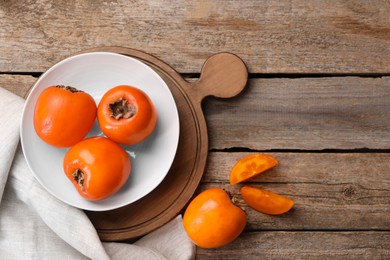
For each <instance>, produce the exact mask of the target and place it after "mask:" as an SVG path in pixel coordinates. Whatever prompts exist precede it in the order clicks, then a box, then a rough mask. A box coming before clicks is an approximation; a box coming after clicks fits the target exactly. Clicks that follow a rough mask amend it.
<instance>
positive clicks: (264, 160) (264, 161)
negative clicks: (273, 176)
mask: <svg viewBox="0 0 390 260" xmlns="http://www.w3.org/2000/svg"><path fill="white" fill-rule="evenodd" d="M277 164H278V160H277V159H276V158H274V157H272V156H269V155H266V154H251V155H248V156H245V157H243V158H241V159H240V160H239V161H238V162H237V163H236V164H235V165H234V166H233V168H232V170H231V172H230V184H231V185H234V184H237V183H240V182H243V181H246V180H248V179H250V178H252V177H254V176H256V175H259V174H261V173H263V172H264V171H266V170H269V169H271V168H273V167H275V166H276V165H277Z"/></svg>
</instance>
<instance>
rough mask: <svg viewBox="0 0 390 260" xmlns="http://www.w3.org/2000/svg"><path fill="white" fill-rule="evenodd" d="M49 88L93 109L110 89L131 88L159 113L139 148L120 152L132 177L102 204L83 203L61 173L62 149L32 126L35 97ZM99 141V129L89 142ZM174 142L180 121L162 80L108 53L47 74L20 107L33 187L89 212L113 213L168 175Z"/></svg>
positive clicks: (128, 59)
mask: <svg viewBox="0 0 390 260" xmlns="http://www.w3.org/2000/svg"><path fill="white" fill-rule="evenodd" d="M51 85H70V86H73V87H76V88H78V89H80V90H83V91H85V92H87V93H89V94H90V95H91V96H92V97H93V98H94V99H95V102H96V104H98V103H99V101H100V99H101V97H102V96H103V95H104V93H105V92H106V91H108V90H109V89H110V88H112V87H114V86H117V85H132V86H135V87H137V88H140V89H142V90H143V91H145V93H146V94H147V95H148V96H149V97H150V98H151V99H152V101H153V103H154V104H155V106H156V109H157V113H158V121H157V126H156V129H155V130H154V132H153V133H152V134H151V135H150V136H149V137H148V138H147V139H146V140H145V141H143V142H142V143H140V144H137V145H134V146H124V148H125V149H126V151H127V152H128V154H129V156H130V157H131V163H132V171H131V174H130V177H129V179H128V181H127V182H126V184H125V185H124V187H123V188H122V189H121V190H120V191H119V192H118V193H116V194H115V195H113V196H111V197H110V198H108V199H105V200H101V201H88V200H85V199H84V198H82V197H81V196H80V195H79V194H78V192H77V191H76V189H75V188H74V186H73V184H72V183H71V182H70V181H69V180H68V179H67V177H66V176H65V174H64V172H63V167H62V162H63V158H64V155H65V153H66V151H67V149H59V148H55V147H53V146H50V145H48V144H46V143H45V142H43V141H42V140H41V139H40V138H39V137H38V135H37V134H36V132H35V130H34V126H33V115H34V107H35V103H36V100H37V98H38V96H39V94H40V93H41V92H42V90H43V89H45V88H46V87H48V86H51ZM97 135H103V134H102V132H101V130H100V129H99V126H98V124H97V123H96V122H95V125H94V127H93V129H92V130H91V132H90V133H89V134H88V136H97ZM178 141H179V116H178V110H177V107H176V104H175V100H174V98H173V96H172V94H171V92H170V90H169V88H168V86H167V85H166V83H165V82H164V80H162V79H161V77H160V76H159V75H158V74H157V73H156V72H155V71H154V70H152V69H151V68H150V67H149V66H147V65H146V64H144V63H142V62H141V61H139V60H137V59H134V58H131V57H128V56H124V55H120V54H116V53H111V52H90V53H85V54H80V55H76V56H72V57H70V58H67V59H65V60H63V61H61V62H59V63H57V64H56V65H54V66H53V67H51V68H50V69H49V70H47V71H46V72H45V73H44V74H42V76H41V77H40V78H39V79H38V80H37V82H36V83H35V84H34V86H33V88H32V90H31V92H30V94H29V96H28V98H27V101H26V104H25V107H24V111H23V116H22V124H21V144H22V148H23V152H24V155H25V157H26V160H27V164H28V165H29V167H30V168H31V170H32V172H33V174H34V175H35V177H36V178H37V179H38V181H39V182H40V183H41V184H42V185H43V186H44V187H45V188H46V189H47V190H48V191H49V192H50V193H52V194H53V195H54V196H56V197H57V198H58V199H60V200H62V201H64V202H65V203H67V204H69V205H72V206H75V207H78V208H81V209H85V210H90V211H105V210H112V209H116V208H119V207H122V206H125V205H128V204H130V203H132V202H135V201H137V200H139V199H140V198H142V197H144V196H145V195H147V194H148V193H150V192H151V191H152V190H153V189H155V188H156V187H157V186H158V185H159V184H160V183H161V181H162V180H163V179H164V177H165V176H166V174H167V173H168V171H169V169H170V167H171V164H172V162H173V159H174V157H175V154H176V149H177V146H178Z"/></svg>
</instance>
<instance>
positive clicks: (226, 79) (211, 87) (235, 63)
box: [189, 52, 248, 103]
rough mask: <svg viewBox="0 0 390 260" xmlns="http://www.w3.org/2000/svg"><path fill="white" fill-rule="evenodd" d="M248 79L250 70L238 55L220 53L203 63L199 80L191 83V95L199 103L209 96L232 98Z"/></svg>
mask: <svg viewBox="0 0 390 260" xmlns="http://www.w3.org/2000/svg"><path fill="white" fill-rule="evenodd" d="M247 80H248V70H247V68H246V66H245V63H244V62H243V61H242V60H241V59H240V58H239V57H238V56H237V55H234V54H231V53H227V52H222V53H218V54H215V55H213V56H211V57H209V58H208V59H207V60H206V61H205V63H204V64H203V67H202V70H201V74H200V78H199V80H198V81H196V82H194V83H191V84H190V85H191V87H190V88H189V91H190V92H191V95H190V96H191V97H192V98H193V99H195V100H194V101H196V102H199V103H201V102H202V100H203V99H204V98H205V97H207V96H213V97H217V98H231V97H234V96H236V95H238V94H239V93H240V92H241V91H242V90H243V89H244V87H245V85H246V83H247Z"/></svg>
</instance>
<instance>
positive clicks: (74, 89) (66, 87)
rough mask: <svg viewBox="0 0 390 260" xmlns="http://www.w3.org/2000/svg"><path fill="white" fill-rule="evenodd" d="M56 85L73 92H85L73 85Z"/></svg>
mask: <svg viewBox="0 0 390 260" xmlns="http://www.w3.org/2000/svg"><path fill="white" fill-rule="evenodd" d="M56 87H57V88H61V89H65V90H67V91H70V92H72V93H77V92H83V91H81V90H78V89H77V88H75V87H72V86H64V85H57V86H56Z"/></svg>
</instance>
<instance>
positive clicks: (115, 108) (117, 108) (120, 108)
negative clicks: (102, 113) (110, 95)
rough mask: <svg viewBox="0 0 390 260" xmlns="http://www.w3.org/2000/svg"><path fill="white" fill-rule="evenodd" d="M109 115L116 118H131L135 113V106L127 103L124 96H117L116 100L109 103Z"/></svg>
mask: <svg viewBox="0 0 390 260" xmlns="http://www.w3.org/2000/svg"><path fill="white" fill-rule="evenodd" d="M109 109H110V112H111V115H110V116H111V117H113V118H115V119H116V120H119V119H122V118H125V119H128V118H131V117H133V116H134V115H135V114H136V113H137V108H136V107H135V106H134V105H133V104H131V103H129V101H127V99H125V98H118V99H117V100H116V101H114V102H112V103H110V104H109Z"/></svg>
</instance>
